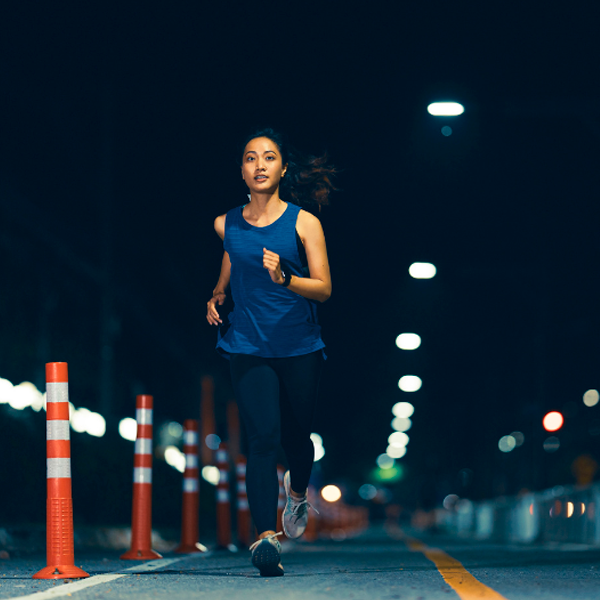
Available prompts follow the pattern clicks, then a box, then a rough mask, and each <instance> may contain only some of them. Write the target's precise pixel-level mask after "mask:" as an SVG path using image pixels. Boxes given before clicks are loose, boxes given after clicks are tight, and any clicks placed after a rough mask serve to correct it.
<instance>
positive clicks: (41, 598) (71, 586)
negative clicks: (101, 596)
mask: <svg viewBox="0 0 600 600" xmlns="http://www.w3.org/2000/svg"><path fill="white" fill-rule="evenodd" d="M129 576H130V575H129V573H113V574H110V575H94V576H93V577H90V578H89V579H80V580H79V581H74V582H73V583H68V584H63V585H61V586H60V587H54V588H51V589H49V590H45V591H43V592H35V593H33V594H28V595H27V596H16V597H14V598H13V600H25V599H26V598H31V599H32V600H33V599H35V600H46V598H61V597H62V596H67V595H70V594H72V593H73V592H78V591H79V590H83V589H85V588H88V587H92V586H94V585H100V584H101V583H108V582H109V581H114V580H115V579H120V578H121V577H129Z"/></svg>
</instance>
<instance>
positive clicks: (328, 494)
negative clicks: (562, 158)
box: [321, 485, 342, 502]
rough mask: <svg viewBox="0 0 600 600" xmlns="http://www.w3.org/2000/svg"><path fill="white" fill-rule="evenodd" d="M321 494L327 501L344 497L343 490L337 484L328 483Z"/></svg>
mask: <svg viewBox="0 0 600 600" xmlns="http://www.w3.org/2000/svg"><path fill="white" fill-rule="evenodd" d="M321 496H322V498H323V500H325V501H327V502H337V501H338V500H339V499H340V498H341V497H342V491H341V490H340V488H339V487H338V486H337V485H326V486H325V487H324V488H323V489H322V490H321Z"/></svg>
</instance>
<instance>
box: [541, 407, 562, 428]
mask: <svg viewBox="0 0 600 600" xmlns="http://www.w3.org/2000/svg"><path fill="white" fill-rule="evenodd" d="M564 422H565V420H564V418H563V416H562V415H561V414H560V413H559V412H558V411H556V410H553V411H552V412H549V413H548V414H547V415H546V416H545V417H544V419H543V421H542V424H543V425H544V429H545V430H546V431H558V430H559V429H560V428H561V427H562V426H563V423H564Z"/></svg>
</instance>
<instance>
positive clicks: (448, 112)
mask: <svg viewBox="0 0 600 600" xmlns="http://www.w3.org/2000/svg"><path fill="white" fill-rule="evenodd" d="M427 112H428V113H429V114H430V115H433V116H434V117H457V116H458V115H462V114H463V113H464V112H465V107H464V106H463V105H462V104H459V103H458V102H432V103H431V104H430V105H429V106H428V107H427Z"/></svg>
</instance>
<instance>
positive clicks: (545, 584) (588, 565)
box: [0, 529, 600, 600]
mask: <svg viewBox="0 0 600 600" xmlns="http://www.w3.org/2000/svg"><path fill="white" fill-rule="evenodd" d="M117 556H118V553H117V552H114V553H112V552H111V553H104V554H98V553H96V554H90V553H82V552H78V553H76V556H75V558H76V564H77V565H78V566H81V567H82V568H83V569H85V570H86V571H87V572H88V573H89V574H90V576H91V577H90V578H89V579H83V580H80V581H73V582H68V583H63V581H49V580H44V581H38V580H33V579H32V575H33V574H34V573H35V572H37V571H38V570H39V569H40V568H42V567H44V566H45V557H43V556H39V557H34V558H27V559H25V558H10V559H2V560H0V576H1V577H0V599H3V598H24V597H26V598H32V599H36V600H45V599H46V598H65V599H66V598H73V599H74V600H91V599H97V598H106V599H116V598H118V599H121V598H123V599H130V598H131V599H134V598H135V599H136V600H138V599H145V598H152V599H165V600H166V599H168V600H177V599H182V600H183V599H189V598H196V597H197V598H208V599H211V600H217V599H221V598H222V599H228V600H229V599H231V598H243V599H244V600H253V599H260V600H269V599H271V598H273V599H275V598H276V599H277V600H282V599H294V600H295V599H303V600H304V599H309V598H310V599H314V598H352V599H362V598H368V599H370V600H372V599H374V598H382V599H390V600H391V599H402V600H409V599H410V600H438V599H442V598H443V599H444V600H447V599H451V598H457V597H458V598H461V599H463V600H471V599H473V600H474V599H476V598H477V599H481V598H484V599H489V600H502V598H506V599H509V600H521V599H526V598H527V599H531V598H540V599H544V600H551V599H552V600H554V599H561V600H563V599H569V600H592V599H594V600H597V599H598V598H600V548H591V547H586V546H574V545H568V546H567V545H554V546H505V545H494V544H490V543H487V542H474V541H466V540H452V539H449V538H445V537H442V536H439V537H438V536H430V537H426V536H422V535H418V534H416V535H414V534H413V535H408V534H402V533H401V532H400V531H398V530H396V531H394V532H388V533H386V532H385V531H384V530H383V529H371V530H369V531H368V532H366V533H365V534H363V535H362V536H360V537H359V538H355V539H353V540H348V541H343V542H333V541H327V542H325V541H320V542H317V543H315V544H304V543H293V542H288V543H287V544H286V546H285V549H284V555H283V557H282V562H283V565H284V567H285V569H286V575H285V577H279V578H272V579H264V578H261V577H259V576H258V572H257V571H255V570H254V568H253V567H252V566H251V564H250V561H249V552H247V551H245V552H239V553H229V552H216V551H215V552H210V553H208V554H206V555H185V556H177V555H166V556H165V558H164V559H162V560H159V561H149V562H143V563H142V562H139V563H138V562H134V563H132V562H131V561H121V560H118V558H116V557H117ZM83 586H85V587H83Z"/></svg>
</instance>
